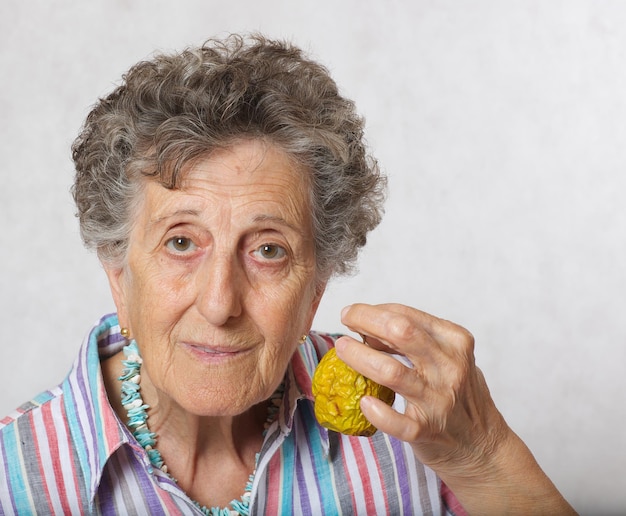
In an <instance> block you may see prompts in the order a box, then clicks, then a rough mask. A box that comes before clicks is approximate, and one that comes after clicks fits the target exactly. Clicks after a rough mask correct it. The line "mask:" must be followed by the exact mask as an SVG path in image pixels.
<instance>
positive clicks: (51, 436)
mask: <svg viewBox="0 0 626 516" xmlns="http://www.w3.org/2000/svg"><path fill="white" fill-rule="evenodd" d="M51 405H52V404H51V403H48V404H46V405H44V406H43V407H42V415H43V421H44V425H45V427H46V433H47V439H48V448H49V449H50V456H51V457H52V466H53V468H54V476H55V483H56V487H57V492H58V493H59V499H60V500H61V507H62V508H63V513H64V514H70V513H71V510H70V503H69V500H68V497H67V491H66V489H65V482H63V471H62V470H63V464H62V462H61V458H60V457H59V442H58V435H57V432H56V429H55V427H54V419H53V416H52V413H51ZM63 415H64V416H65V414H63ZM62 419H65V417H63V418H62ZM55 459H56V460H55Z"/></svg>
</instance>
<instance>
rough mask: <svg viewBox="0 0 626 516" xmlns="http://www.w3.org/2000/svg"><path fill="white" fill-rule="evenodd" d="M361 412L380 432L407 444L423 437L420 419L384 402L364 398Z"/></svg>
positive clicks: (370, 397) (369, 397) (361, 403)
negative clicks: (398, 410)
mask: <svg viewBox="0 0 626 516" xmlns="http://www.w3.org/2000/svg"><path fill="white" fill-rule="evenodd" d="M360 407H361V412H363V415H364V416H365V417H366V419H367V420H368V421H369V422H370V423H372V424H373V425H374V426H375V427H376V428H377V429H378V430H380V431H381V432H384V433H386V434H388V435H391V436H392V437H395V438H396V439H400V440H401V441H405V442H409V443H411V442H415V441H418V440H419V438H420V437H421V435H422V433H423V431H422V429H423V424H422V421H421V419H420V418H410V417H407V416H405V415H404V414H401V413H399V412H397V411H396V410H394V409H393V408H392V407H390V406H389V405H387V404H386V403H385V402H384V401H381V400H379V399H378V398H374V397H372V396H363V397H362V398H361V401H360Z"/></svg>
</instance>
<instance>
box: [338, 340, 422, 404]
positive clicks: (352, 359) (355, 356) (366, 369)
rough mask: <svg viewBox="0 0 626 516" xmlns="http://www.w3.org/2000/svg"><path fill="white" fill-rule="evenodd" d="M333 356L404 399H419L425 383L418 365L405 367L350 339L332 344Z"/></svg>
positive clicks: (387, 356) (397, 361)
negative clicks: (334, 349) (335, 355)
mask: <svg viewBox="0 0 626 516" xmlns="http://www.w3.org/2000/svg"><path fill="white" fill-rule="evenodd" d="M335 348H336V350H337V356H338V357H339V358H340V359H341V360H343V361H344V362H345V363H346V364H348V365H349V366H350V367H352V369H354V370H356V371H358V372H359V373H361V374H362V375H363V376H365V377H366V378H369V379H371V380H373V381H375V382H376V383H379V384H381V385H385V386H386V387H389V388H390V389H391V390H393V391H395V392H397V393H399V394H400V395H402V396H403V397H404V398H407V399H420V397H421V396H422V394H423V392H424V389H425V386H426V383H425V381H424V378H425V376H424V375H425V374H426V373H424V372H423V371H422V369H421V367H420V365H419V364H418V367H415V366H414V365H412V367H408V366H407V365H405V364H403V363H401V362H400V361H399V360H398V359H397V358H394V357H393V356H391V355H388V354H385V353H382V352H380V351H378V350H375V349H372V348H370V347H369V346H367V345H365V344H362V343H361V342H359V341H357V340H355V339H353V338H352V337H347V336H344V337H341V338H339V339H338V340H337V341H336V343H335Z"/></svg>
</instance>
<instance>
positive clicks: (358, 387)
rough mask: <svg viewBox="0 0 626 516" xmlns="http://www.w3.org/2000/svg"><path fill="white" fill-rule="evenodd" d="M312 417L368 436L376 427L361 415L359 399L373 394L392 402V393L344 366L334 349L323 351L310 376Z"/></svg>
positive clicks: (349, 432) (325, 424) (340, 429)
mask: <svg viewBox="0 0 626 516" xmlns="http://www.w3.org/2000/svg"><path fill="white" fill-rule="evenodd" d="M312 388H313V396H314V397H315V417H316V418H317V420H318V421H319V423H320V424H321V425H322V426H323V427H325V428H328V429H329V430H334V431H335V432H341V433H343V434H347V435H360V436H365V437H370V436H372V435H374V434H375V433H376V427H375V426H374V425H373V424H372V423H370V422H369V421H368V420H367V418H366V417H365V416H364V415H363V412H362V411H361V407H360V400H361V398H362V397H363V396H373V397H375V398H378V399H380V400H382V401H383V402H384V403H386V404H387V405H392V404H393V400H394V398H395V393H394V392H393V391H392V390H391V389H389V388H388V387H385V386H383V385H380V384H378V383H376V382H374V381H372V380H370V379H369V378H366V377H365V376H363V375H362V374H360V373H358V372H356V371H355V370H354V369H352V368H351V367H349V366H348V365H346V363H345V362H343V361H342V360H341V359H340V358H339V357H337V353H336V350H335V349H334V348H333V349H331V350H330V351H328V353H326V354H325V355H324V356H323V357H322V360H321V361H320V363H319V364H318V366H317V368H316V369H315V374H314V375H313V386H312Z"/></svg>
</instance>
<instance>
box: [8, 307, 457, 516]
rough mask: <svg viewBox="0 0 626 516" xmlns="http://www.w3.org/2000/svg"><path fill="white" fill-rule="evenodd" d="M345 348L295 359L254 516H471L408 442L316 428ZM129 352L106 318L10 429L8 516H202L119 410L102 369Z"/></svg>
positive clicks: (304, 349) (309, 345)
mask: <svg viewBox="0 0 626 516" xmlns="http://www.w3.org/2000/svg"><path fill="white" fill-rule="evenodd" d="M336 337H337V336H332V335H329V334H323V333H316V332H311V333H310V334H309V338H308V339H307V340H306V342H305V343H304V344H302V345H300V346H299V348H298V350H297V352H296V353H295V354H294V356H293V359H292V361H291V363H290V366H289V368H288V370H287V373H286V377H285V393H284V395H283V400H282V404H281V407H280V409H279V414H278V418H277V420H276V421H275V422H274V423H273V424H272V426H271V427H270V428H269V430H268V432H267V434H266V437H265V441H264V444H263V447H262V449H261V452H260V456H259V462H258V466H257V473H256V476H255V478H254V484H253V487H252V494H251V499H252V501H251V505H250V514H259V515H260V514H263V515H274V514H281V515H292V514H302V515H322V514H325V515H338V514H345V515H357V514H362V515H370V516H371V515H374V514H389V515H394V516H395V515H402V514H406V515H414V514H450V515H453V514H462V513H463V511H462V509H461V508H460V507H459V506H458V502H456V500H455V499H454V496H453V495H452V494H451V493H450V492H449V490H447V489H446V488H445V486H444V485H442V483H441V481H440V480H439V479H438V478H437V476H436V475H435V473H434V472H433V471H432V470H430V469H428V468H427V467H425V466H423V465H422V464H421V463H419V462H418V461H417V460H416V459H415V457H414V455H413V453H412V451H411V448H410V446H408V445H407V444H406V443H403V442H401V441H398V440H396V439H394V438H392V437H390V436H388V435H386V434H383V433H382V432H377V433H376V434H375V435H374V436H373V437H371V438H364V437H350V436H345V435H342V434H338V433H335V432H330V431H327V430H326V429H324V428H323V427H321V426H320V425H319V424H318V423H317V421H316V420H315V417H314V414H313V398H312V394H311V377H312V374H313V371H314V369H315V366H316V365H317V363H318V361H319V357H320V356H321V355H323V354H324V353H325V352H326V351H327V350H328V349H329V347H331V346H332V345H333V343H334V340H335V339H336ZM124 344H125V340H124V338H123V337H122V336H121V335H120V328H119V324H118V321H117V317H116V316H115V315H110V316H105V317H104V318H103V319H101V320H100V321H99V322H98V324H97V325H96V326H95V327H94V328H93V329H92V331H91V333H90V335H89V336H88V338H87V340H86V342H85V343H84V344H83V346H82V347H81V350H80V353H79V356H78V358H77V360H76V362H75V363H74V365H73V367H72V369H71V371H70V373H69V375H68V376H67V378H66V379H65V380H64V381H63V383H61V384H60V385H59V386H57V387H55V388H54V389H51V390H49V391H46V392H44V393H42V394H40V395H39V396H37V397H36V398H35V399H33V400H32V401H30V402H29V403H26V404H25V405H23V406H21V407H20V408H19V409H18V410H17V411H15V412H14V413H13V414H11V415H9V416H7V417H5V418H3V419H2V420H0V514H151V515H152V514H172V515H177V514H200V512H199V510H198V508H197V507H196V506H195V505H194V503H193V502H192V501H191V500H190V499H189V498H188V497H187V495H186V494H185V493H184V492H183V491H182V490H181V489H180V488H179V487H178V486H177V485H176V484H175V483H174V482H173V481H172V480H171V479H170V477H168V476H167V475H165V474H164V473H162V472H161V471H160V470H158V469H155V468H153V467H152V466H151V464H150V461H149V459H148V456H147V454H146V452H145V450H144V449H143V448H142V447H141V445H140V444H139V443H138V442H137V441H136V440H135V438H134V437H133V436H132V435H131V433H130V432H129V430H128V429H127V427H126V426H125V425H124V424H123V423H122V422H121V421H120V420H119V418H118V417H117V415H116V414H115V412H114V411H113V409H112V408H111V406H110V404H109V402H108V399H107V394H106V391H105V388H104V383H103V379H102V374H101V370H100V360H103V359H105V358H107V357H110V356H112V355H114V354H115V353H117V352H118V351H120V350H121V348H122V346H123V345H124ZM398 403H399V404H400V406H399V407H398V408H399V409H400V410H401V409H402V407H401V405H402V403H403V401H402V400H401V399H399V400H398ZM242 490H243V486H242Z"/></svg>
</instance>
